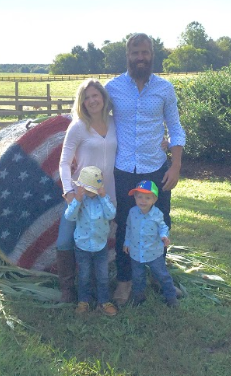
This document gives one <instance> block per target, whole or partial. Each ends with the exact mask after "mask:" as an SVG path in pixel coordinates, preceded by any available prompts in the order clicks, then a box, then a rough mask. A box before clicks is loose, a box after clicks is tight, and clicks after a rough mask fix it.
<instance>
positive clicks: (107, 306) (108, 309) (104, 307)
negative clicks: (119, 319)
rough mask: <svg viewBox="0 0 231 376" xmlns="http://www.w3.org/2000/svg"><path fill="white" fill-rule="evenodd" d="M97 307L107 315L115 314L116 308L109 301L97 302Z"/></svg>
mask: <svg viewBox="0 0 231 376" xmlns="http://www.w3.org/2000/svg"><path fill="white" fill-rule="evenodd" d="M97 308H98V310H99V311H101V312H102V313H104V314H105V315H107V316H115V315H116V314H117V308H116V307H115V306H114V305H113V304H112V303H110V302H108V303H103V304H98V307H97Z"/></svg>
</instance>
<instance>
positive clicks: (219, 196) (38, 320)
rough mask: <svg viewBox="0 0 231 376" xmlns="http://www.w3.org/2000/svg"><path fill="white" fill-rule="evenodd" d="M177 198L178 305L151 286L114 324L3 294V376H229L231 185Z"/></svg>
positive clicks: (185, 190)
mask: <svg viewBox="0 0 231 376" xmlns="http://www.w3.org/2000/svg"><path fill="white" fill-rule="evenodd" d="M172 196H173V197H172V219H173V228H172V231H171V243H172V245H173V248H172V251H170V252H169V257H168V263H169V269H170V271H171V273H172V275H173V278H174V281H175V283H176V284H177V285H178V286H181V288H182V290H183V291H184V292H185V297H184V298H183V299H181V304H180V307H179V308H177V309H175V310H174V309H169V308H168V307H167V306H166V305H165V304H164V303H163V300H162V296H161V295H160V294H158V293H154V292H153V290H152V286H151V284H150V279H148V287H147V296H148V300H147V301H146V302H145V303H144V304H143V305H142V306H140V307H137V308H132V307H131V305H130V304H128V305H127V306H126V307H124V308H121V309H120V311H119V313H118V315H117V316H115V317H112V318H108V317H105V316H102V315H100V314H99V313H97V312H95V311H93V312H91V313H90V314H89V315H87V316H86V317H77V316H76V315H75V312H74V306H73V305H54V304H52V305H51V304H50V303H49V302H41V300H36V299H35V298H34V299H33V298H32V297H30V296H29V295H25V294H24V293H23V292H22V291H18V293H17V294H15V296H12V295H10V294H7V293H5V294H2V295H0V304H1V306H0V331H1V337H0V354H1V357H0V375H1V376H16V375H17V376H19V375H20V376H40V375H41V376H44V375H46V376H50V375H52V376H58V375H60V376H77V375H78V376H83V375H89V376H93V375H105V376H109V375H110V376H125V375H130V376H185V375H187V376H230V360H231V355H230V353H231V340H230V338H231V305H230V304H231V277H230V275H231V259H230V251H231V246H230V243H231V226H230V225H231V208H230V202H231V182H230V181H228V180H223V181H221V180H217V179H210V180H204V181H202V180H194V179H181V180H180V182H179V184H178V186H177V188H176V189H174V190H173V195H172ZM180 246H181V247H180ZM177 247H179V248H177ZM113 268H114V265H113V264H112V266H111V272H112V274H113V270H114V269H113ZM0 275H2V278H4V280H5V279H6V280H8V281H10V280H11V279H12V275H13V272H12V271H11V272H10V273H8V274H7V273H6V272H4V273H3V272H2V274H1V271H0ZM208 275H209V276H210V275H211V276H214V275H216V276H217V277H221V278H223V281H219V280H214V279H213V280H209V279H207V278H206V276H208ZM17 278H19V275H17ZM41 278H43V280H44V281H45V279H44V278H45V277H41ZM211 278H214V277H211ZM0 283H1V281H0ZM111 285H112V287H114V285H115V281H114V280H113V279H112V280H111ZM53 288H55V289H57V282H56V279H55V280H54V281H53Z"/></svg>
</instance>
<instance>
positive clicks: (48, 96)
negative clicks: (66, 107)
mask: <svg viewBox="0 0 231 376" xmlns="http://www.w3.org/2000/svg"><path fill="white" fill-rule="evenodd" d="M47 101H51V91H50V84H47ZM49 110H50V111H49ZM47 114H48V116H51V104H47Z"/></svg>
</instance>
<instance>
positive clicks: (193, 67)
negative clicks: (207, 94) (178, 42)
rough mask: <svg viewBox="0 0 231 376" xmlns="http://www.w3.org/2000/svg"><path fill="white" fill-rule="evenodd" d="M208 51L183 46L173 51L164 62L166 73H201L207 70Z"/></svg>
mask: <svg viewBox="0 0 231 376" xmlns="http://www.w3.org/2000/svg"><path fill="white" fill-rule="evenodd" d="M206 63H207V56H206V50H203V49H200V48H195V47H193V46H191V45H190V46H182V47H179V48H176V49H175V50H173V52H172V53H171V54H170V55H169V56H168V58H167V59H165V60H164V61H163V70H164V72H167V73H169V72H201V71H203V70H205V69H206V68H207V66H206Z"/></svg>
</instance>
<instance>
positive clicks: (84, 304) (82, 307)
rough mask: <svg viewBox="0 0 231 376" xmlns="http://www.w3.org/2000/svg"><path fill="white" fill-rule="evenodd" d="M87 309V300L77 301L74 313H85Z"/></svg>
mask: <svg viewBox="0 0 231 376" xmlns="http://www.w3.org/2000/svg"><path fill="white" fill-rule="evenodd" d="M88 311H89V303H88V302H79V303H78V305H77V308H76V310H75V312H76V313H87V312H88Z"/></svg>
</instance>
